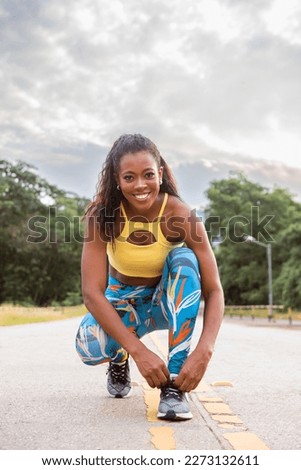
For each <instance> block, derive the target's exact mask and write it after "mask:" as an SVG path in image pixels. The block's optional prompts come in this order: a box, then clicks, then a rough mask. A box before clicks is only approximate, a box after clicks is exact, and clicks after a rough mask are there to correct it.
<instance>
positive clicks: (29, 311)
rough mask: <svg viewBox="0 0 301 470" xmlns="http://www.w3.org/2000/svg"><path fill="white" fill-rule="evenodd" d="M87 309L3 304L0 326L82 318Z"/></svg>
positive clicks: (0, 310)
mask: <svg viewBox="0 0 301 470" xmlns="http://www.w3.org/2000/svg"><path fill="white" fill-rule="evenodd" d="M86 312H87V309H86V307H85V306H84V305H76V306H73V307H22V306H18V305H10V304H3V305H1V306H0V326H14V325H24V324H26V323H40V322H48V321H55V320H65V319H66V318H73V317H80V316H84V314H85V313H86Z"/></svg>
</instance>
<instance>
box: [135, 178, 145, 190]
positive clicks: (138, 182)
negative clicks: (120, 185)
mask: <svg viewBox="0 0 301 470" xmlns="http://www.w3.org/2000/svg"><path fill="white" fill-rule="evenodd" d="M135 186H136V188H144V187H145V186H146V183H145V179H144V178H137V179H136V185H135Z"/></svg>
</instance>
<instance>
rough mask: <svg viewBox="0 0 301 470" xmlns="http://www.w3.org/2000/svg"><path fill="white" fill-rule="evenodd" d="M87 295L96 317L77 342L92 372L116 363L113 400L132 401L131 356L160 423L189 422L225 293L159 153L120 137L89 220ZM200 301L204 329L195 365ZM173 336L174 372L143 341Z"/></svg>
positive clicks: (198, 226) (146, 143)
mask: <svg viewBox="0 0 301 470" xmlns="http://www.w3.org/2000/svg"><path fill="white" fill-rule="evenodd" d="M85 218H86V236H85V243H84V246H83V254H82V290H83V297H84V302H85V305H86V307H87V309H88V310H89V312H91V313H88V314H87V315H86V316H85V317H84V319H83V321H82V323H81V325H80V327H79V331H78V334H77V338H76V345H77V351H78V353H79V355H80V357H81V359H82V360H83V362H84V363H86V364H89V365H97V364H101V363H104V362H108V361H109V368H108V383H107V388H108V392H109V394H110V395H112V396H114V397H117V398H122V397H125V396H127V395H129V393H130V390H131V381H130V373H129V360H128V359H129V356H131V357H132V358H133V360H134V361H135V363H136V365H137V367H138V369H139V371H140V373H141V374H142V376H143V377H144V378H145V380H146V381H147V383H148V384H149V385H150V386H151V387H153V388H154V387H158V388H160V389H161V395H160V404H159V410H158V417H159V418H161V419H168V420H184V419H190V418H191V417H192V414H191V412H190V410H189V404H188V401H187V399H186V395H185V392H190V391H191V390H193V389H194V388H195V387H196V386H197V385H198V383H199V382H200V380H201V379H202V377H203V375H204V373H205V370H206V368H207V365H208V362H209V360H210V358H211V356H212V352H213V348H214V343H215V340H216V337H217V334H218V330H219V328H220V324H221V321H222V316H223V306H224V301H223V291H222V288H221V284H220V280H219V275H218V270H217V266H216V262H215V258H214V255H213V252H212V250H211V247H210V244H209V241H208V238H207V235H206V232H205V229H204V226H203V224H202V223H201V222H200V221H199V219H197V217H196V216H195V215H194V213H193V212H191V210H190V209H189V207H188V206H187V205H186V204H185V203H184V202H183V201H182V200H181V198H180V197H179V195H178V193H177V189H176V185H175V181H174V178H173V176H172V173H171V171H170V169H169V167H168V165H167V164H166V162H165V160H164V159H163V158H162V157H161V155H160V153H159V151H158V149H157V147H156V146H155V144H154V143H153V142H151V141H150V140H149V139H148V138H146V137H144V136H142V135H140V134H127V135H123V136H121V137H120V138H119V139H118V140H117V141H116V142H115V143H114V145H113V147H112V149H111V150H110V152H109V154H108V156H107V159H106V161H105V163H104V166H103V170H102V173H101V175H100V179H99V183H98V187H97V194H96V197H95V199H94V201H92V202H91V203H90V205H89V206H88V208H87V211H86V216H85ZM201 279H202V295H203V298H204V300H205V308H204V323H203V329H202V333H201V336H200V339H199V341H198V344H197V346H196V348H195V349H194V351H193V352H192V353H191V354H190V355H188V353H189V350H190V342H191V337H192V333H193V329H194V325H195V320H196V317H197V314H198V311H199V305H200V297H201ZM159 329H168V330H169V355H168V364H165V362H164V361H163V360H162V359H161V358H160V357H159V356H158V355H157V354H155V353H154V352H152V351H151V350H149V349H148V348H147V347H146V346H145V345H144V344H143V343H142V342H141V341H140V338H141V337H142V336H144V335H145V334H147V333H149V332H151V331H154V330H159Z"/></svg>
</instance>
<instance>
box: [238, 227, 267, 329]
mask: <svg viewBox="0 0 301 470" xmlns="http://www.w3.org/2000/svg"><path fill="white" fill-rule="evenodd" d="M244 239H245V241H246V242H249V243H255V244H256V245H259V246H262V247H264V248H266V250H267V259H268V283H269V315H268V319H269V321H271V320H272V318H273V285H272V245H271V244H270V243H262V242H259V241H257V240H256V238H254V237H252V236H251V235H247V236H245V238H244Z"/></svg>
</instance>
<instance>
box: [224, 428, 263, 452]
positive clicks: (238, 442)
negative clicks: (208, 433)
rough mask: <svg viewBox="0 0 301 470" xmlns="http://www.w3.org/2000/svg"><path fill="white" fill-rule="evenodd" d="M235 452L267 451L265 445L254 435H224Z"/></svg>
mask: <svg viewBox="0 0 301 470" xmlns="http://www.w3.org/2000/svg"><path fill="white" fill-rule="evenodd" d="M224 438H225V439H227V440H228V441H229V442H230V444H231V446H232V447H233V449H235V450H269V448H268V447H267V446H266V445H265V443H264V442H263V441H262V440H261V439H259V437H258V436H256V434H253V433H251V432H247V431H243V432H232V433H226V434H224Z"/></svg>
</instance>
